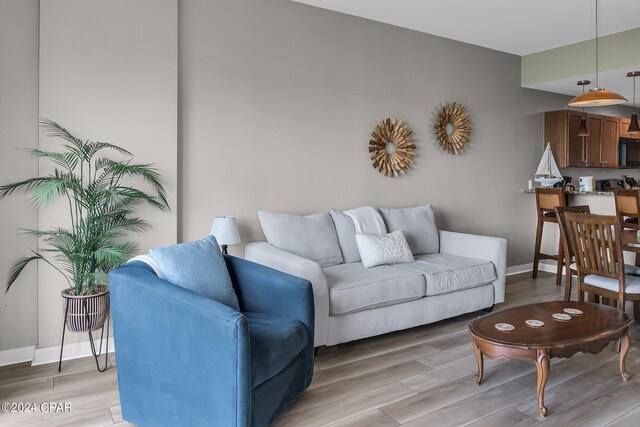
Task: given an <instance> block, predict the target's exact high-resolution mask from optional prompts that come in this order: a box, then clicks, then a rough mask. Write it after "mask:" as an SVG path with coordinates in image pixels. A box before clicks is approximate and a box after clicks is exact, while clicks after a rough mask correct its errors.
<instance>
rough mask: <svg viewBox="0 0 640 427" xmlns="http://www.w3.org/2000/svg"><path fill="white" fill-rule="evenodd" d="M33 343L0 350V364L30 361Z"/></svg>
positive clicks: (34, 347) (33, 348)
mask: <svg viewBox="0 0 640 427" xmlns="http://www.w3.org/2000/svg"><path fill="white" fill-rule="evenodd" d="M35 349H36V346H35V345H30V346H28V347H21V348H14V349H11V350H4V351H0V366H7V365H14V364H16V363H22V362H30V361H32V360H33V353H34V350H35Z"/></svg>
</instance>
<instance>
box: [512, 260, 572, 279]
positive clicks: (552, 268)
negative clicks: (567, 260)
mask: <svg viewBox="0 0 640 427" xmlns="http://www.w3.org/2000/svg"><path fill="white" fill-rule="evenodd" d="M538 270H540V271H546V272H548V273H554V274H555V272H556V265H555V263H553V264H547V263H546V262H543V261H540V264H538ZM529 271H533V263H532V262H530V263H528V264H520V265H513V266H511V267H507V276H511V275H513V274H520V273H527V272H529ZM563 271H564V270H563Z"/></svg>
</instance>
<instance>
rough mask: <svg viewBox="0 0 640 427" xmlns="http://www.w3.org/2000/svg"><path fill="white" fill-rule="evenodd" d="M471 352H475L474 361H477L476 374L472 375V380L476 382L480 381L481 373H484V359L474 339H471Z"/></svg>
mask: <svg viewBox="0 0 640 427" xmlns="http://www.w3.org/2000/svg"><path fill="white" fill-rule="evenodd" d="M473 352H474V353H475V354H476V362H478V375H476V376H474V377H473V381H474V382H475V383H477V384H480V383H481V382H482V375H483V374H484V361H483V358H482V352H481V351H480V349H479V348H478V344H477V343H476V340H475V339H474V340H473Z"/></svg>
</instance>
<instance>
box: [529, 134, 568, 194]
mask: <svg viewBox="0 0 640 427" xmlns="http://www.w3.org/2000/svg"><path fill="white" fill-rule="evenodd" d="M534 176H535V180H536V182H539V183H540V184H541V185H542V186H543V187H553V186H554V184H557V183H558V182H560V181H562V180H563V179H564V178H562V175H561V174H560V170H559V169H558V164H557V163H556V159H554V158H553V153H552V152H551V145H550V144H547V148H546V149H545V150H544V154H542V159H540V164H539V165H538V170H536V173H535V175H534Z"/></svg>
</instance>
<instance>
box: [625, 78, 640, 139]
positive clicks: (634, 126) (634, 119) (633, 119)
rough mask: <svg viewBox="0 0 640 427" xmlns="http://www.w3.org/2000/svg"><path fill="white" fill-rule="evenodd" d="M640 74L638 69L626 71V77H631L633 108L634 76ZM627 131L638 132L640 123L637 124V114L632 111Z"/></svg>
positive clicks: (634, 101) (634, 104)
mask: <svg viewBox="0 0 640 427" xmlns="http://www.w3.org/2000/svg"><path fill="white" fill-rule="evenodd" d="M638 76H640V71H631V72H630V73H627V77H631V78H633V108H634V109H635V108H636V77H638ZM627 132H628V133H636V132H640V124H638V116H637V114H636V112H635V111H634V112H633V113H631V123H629V130H628V131H627Z"/></svg>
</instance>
